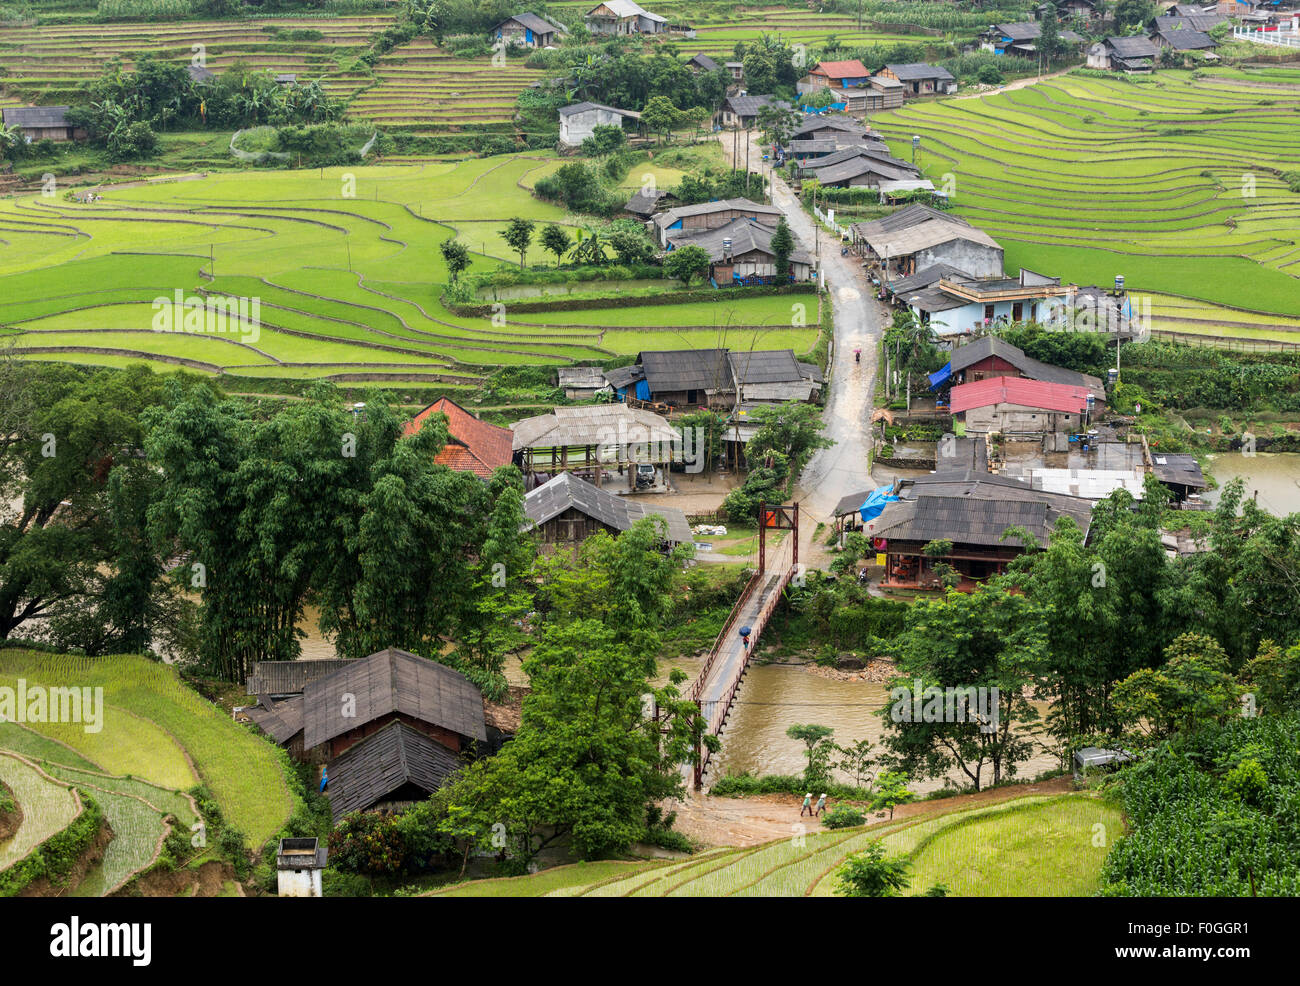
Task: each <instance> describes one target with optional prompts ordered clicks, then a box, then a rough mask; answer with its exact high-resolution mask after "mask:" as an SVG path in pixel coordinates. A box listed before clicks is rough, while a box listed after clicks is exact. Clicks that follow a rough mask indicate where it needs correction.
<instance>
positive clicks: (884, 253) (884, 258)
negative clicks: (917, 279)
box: [850, 204, 1003, 285]
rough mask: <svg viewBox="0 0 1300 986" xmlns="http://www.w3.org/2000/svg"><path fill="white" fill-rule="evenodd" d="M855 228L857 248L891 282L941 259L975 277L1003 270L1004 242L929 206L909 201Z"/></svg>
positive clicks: (995, 275)
mask: <svg viewBox="0 0 1300 986" xmlns="http://www.w3.org/2000/svg"><path fill="white" fill-rule="evenodd" d="M850 230H851V231H852V234H853V243H854V248H855V249H856V250H857V251H858V252H859V253H860V254H861V255H862V256H863V257H864V258H866V260H867V261H868V262H869V263H871V262H874V263H878V264H879V265H880V267H881V271H882V280H883V281H884V283H885V284H886V285H888V284H889V282H890V281H893V280H896V279H898V278H901V277H907V276H909V275H911V274H915V273H917V272H918V271H922V270H925V269H926V268H927V267H933V266H935V265H936V264H947V265H949V266H950V267H953V268H955V269H957V270H959V271H961V272H963V273H964V274H966V275H967V276H969V277H976V278H980V277H997V278H1000V277H1002V276H1003V275H1002V266H1003V254H1002V247H1000V246H999V245H998V243H997V241H996V240H994V239H993V237H991V236H989V235H988V234H987V233H985V232H984V231H983V230H980V229H976V228H975V227H974V226H971V225H970V224H969V223H968V222H966V221H965V220H964V219H961V218H959V217H957V216H951V215H949V214H948V213H946V212H940V211H939V210H937V209H931V208H930V207H929V206H925V205H919V204H918V205H909V206H904V207H903V208H902V209H899V210H898V211H897V212H893V213H891V214H889V215H888V216H885V217H883V218H881V219H876V220H873V221H872V222H868V223H854V224H853V225H852V226H851V227H850Z"/></svg>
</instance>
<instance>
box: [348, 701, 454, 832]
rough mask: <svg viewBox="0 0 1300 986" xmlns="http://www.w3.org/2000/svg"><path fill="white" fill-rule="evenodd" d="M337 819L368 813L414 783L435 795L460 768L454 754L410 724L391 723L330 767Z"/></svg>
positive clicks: (351, 748) (354, 745)
mask: <svg viewBox="0 0 1300 986" xmlns="http://www.w3.org/2000/svg"><path fill="white" fill-rule="evenodd" d="M325 769H326V771H327V773H328V775H329V786H328V787H327V788H326V789H325V793H326V794H327V795H328V796H329V799H330V811H331V812H332V813H333V815H334V820H335V821H338V820H339V819H340V818H342V817H343V816H344V815H346V814H348V813H349V812H353V811H365V810H366V809H367V808H369V807H370V806H371V805H374V804H375V803H376V802H379V801H383V800H384V799H385V798H387V797H388V796H389V795H391V794H393V793H394V792H396V791H399V790H401V789H402V788H404V787H406V786H407V785H408V784H413V785H415V786H416V787H418V788H419V789H420V790H422V791H425V792H427V793H429V794H432V793H433V792H434V791H436V790H438V788H440V787H441V786H442V785H443V784H444V783H446V781H447V779H448V778H449V777H451V776H452V774H454V773H456V771H458V770H459V769H460V759H459V758H458V757H457V756H456V754H454V753H452V752H451V750H449V749H447V748H446V747H445V746H443V745H442V744H441V743H439V742H437V741H436V740H432V739H430V738H429V737H427V736H425V735H424V734H423V733H421V732H419V731H418V730H416V729H412V728H411V727H410V726H408V725H407V724H406V723H404V722H391V723H389V724H388V725H387V726H385V727H384V728H383V729H381V730H379V731H378V732H376V733H374V734H373V735H371V736H367V737H366V738H365V739H363V740H361V741H360V742H358V743H355V744H353V745H352V746H350V747H348V748H347V749H346V750H344V751H343V752H342V753H341V754H339V755H338V756H337V757H335V758H334V759H333V760H331V761H330V762H329V763H328V764H327V765H326V768H325Z"/></svg>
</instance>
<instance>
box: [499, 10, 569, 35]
mask: <svg viewBox="0 0 1300 986" xmlns="http://www.w3.org/2000/svg"><path fill="white" fill-rule="evenodd" d="M510 21H514V22H516V23H517V24H520V25H522V26H523V27H526V28H528V30H530V31H532V32H533V33H534V34H557V33H558V32H559V28H557V27H556V26H555V25H554V24H552V23H550V22H549V21H544V20H542V19H541V18H540V17H538V16H537V15H536V14H515V15H514V16H513V17H507V18H506V19H505V20H503V21H502V22H501V23H500V24H498V25H497V26H496V27H494V28H493V29H492V30H494V31H495V30H497V29H498V28H500V27H501V26H502V25H504V24H508V23H509V22H510Z"/></svg>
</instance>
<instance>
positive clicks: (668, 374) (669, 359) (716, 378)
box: [637, 222, 770, 395]
mask: <svg viewBox="0 0 1300 986" xmlns="http://www.w3.org/2000/svg"><path fill="white" fill-rule="evenodd" d="M732 225H734V224H732ZM753 225H754V224H753V223H748V222H747V223H746V226H749V227H753ZM725 228H726V227H724V229H725ZM710 232H711V233H717V232H721V230H711V231H710ZM703 239H704V238H703V237H701V238H700V239H692V240H691V241H690V242H691V243H693V244H698V245H700V246H704V248H705V249H709V247H708V246H707V245H706V244H705V243H704V242H701V240H703ZM769 239H770V237H769ZM719 249H721V244H720V242H719ZM733 249H734V251H735V252H736V253H743V252H745V251H744V249H742V246H741V244H740V243H736V244H735V246H734V248H733ZM719 256H720V254H719ZM637 362H638V363H640V364H641V369H643V370H644V371H645V379H646V383H648V384H649V385H650V393H651V394H652V395H653V394H667V393H674V392H677V391H683V390H703V391H707V392H709V393H726V392H728V391H730V390H732V389H733V387H732V383H731V367H730V366H728V365H727V350H725V349H666V350H649V351H645V352H642V353H641V354H640V355H639V356H638V357H637Z"/></svg>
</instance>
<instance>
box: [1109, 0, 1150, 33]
mask: <svg viewBox="0 0 1300 986" xmlns="http://www.w3.org/2000/svg"><path fill="white" fill-rule="evenodd" d="M1113 16H1114V18H1115V28H1116V30H1117V31H1121V32H1124V33H1131V29H1132V28H1139V27H1141V26H1142V25H1144V24H1146V22H1147V21H1149V20H1151V18H1152V17H1154V16H1155V5H1154V4H1153V3H1152V2H1151V0H1116V3H1115V9H1114V13H1113Z"/></svg>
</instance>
